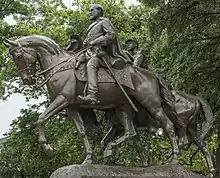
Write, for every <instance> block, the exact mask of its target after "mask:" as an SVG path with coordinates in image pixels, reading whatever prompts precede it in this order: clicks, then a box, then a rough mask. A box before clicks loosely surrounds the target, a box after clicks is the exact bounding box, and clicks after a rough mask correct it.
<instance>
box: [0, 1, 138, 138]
mask: <svg viewBox="0 0 220 178" xmlns="http://www.w3.org/2000/svg"><path fill="white" fill-rule="evenodd" d="M73 1H74V0H63V2H64V3H65V4H66V5H67V7H70V6H71V2H73ZM125 2H126V4H127V5H131V4H137V0H126V1H125ZM6 21H8V22H9V23H11V24H14V23H15V22H14V21H13V19H12V16H9V17H7V18H6ZM39 102H40V101H38V100H31V101H30V102H29V103H27V102H26V101H25V98H24V97H23V96H22V95H20V94H14V95H12V96H11V97H10V98H9V99H8V100H7V101H1V100H0V114H1V122H0V138H1V137H3V134H4V133H6V132H8V131H9V130H10V124H11V122H12V120H13V119H15V118H17V117H18V116H20V115H21V114H20V110H21V109H22V108H27V107H28V104H34V103H36V104H37V103H39Z"/></svg>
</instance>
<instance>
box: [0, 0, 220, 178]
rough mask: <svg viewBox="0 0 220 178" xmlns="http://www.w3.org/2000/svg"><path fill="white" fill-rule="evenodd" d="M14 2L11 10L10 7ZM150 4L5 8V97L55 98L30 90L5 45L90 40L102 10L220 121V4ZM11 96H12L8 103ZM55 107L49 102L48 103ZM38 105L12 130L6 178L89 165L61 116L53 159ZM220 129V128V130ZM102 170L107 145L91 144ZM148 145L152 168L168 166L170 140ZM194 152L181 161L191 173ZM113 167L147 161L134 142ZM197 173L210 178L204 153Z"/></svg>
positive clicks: (2, 170) (153, 136)
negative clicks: (10, 19)
mask: <svg viewBox="0 0 220 178" xmlns="http://www.w3.org/2000/svg"><path fill="white" fill-rule="evenodd" d="M9 2H13V3H11V4H9V5H7V3H9ZM141 2H142V4H140V5H137V6H131V7H126V6H125V4H124V1H117V0H115V1H107V0H98V1H93V0H91V1H86V0H82V1H77V2H76V3H74V4H73V5H74V8H73V9H72V10H71V9H69V8H67V7H65V5H64V4H63V3H62V2H61V1H60V0H46V1H45V0H21V1H8V0H3V1H1V2H0V10H1V11H0V23H1V26H0V32H1V33H0V97H1V98H5V97H7V96H10V95H11V94H12V93H22V94H23V95H24V96H25V97H26V98H27V100H29V99H30V98H38V97H39V96H42V95H43V96H47V92H46V89H45V88H37V87H26V86H24V85H23V84H22V83H21V81H20V77H19V73H18V71H17V69H16V68H15V66H14V64H13V62H12V60H11V57H10V56H9V55H8V52H7V49H6V48H5V47H4V45H3V44H2V41H3V39H5V38H12V39H16V38H17V37H20V36H25V35H31V34H42V35H45V36H48V37H50V38H52V39H54V40H55V41H56V42H57V43H58V44H59V45H60V46H62V47H65V46H66V45H67V39H68V36H69V35H70V34H72V33H74V34H79V35H81V36H82V37H85V35H86V29H87V27H88V26H89V24H90V22H89V19H88V9H89V7H90V6H91V5H92V4H94V3H96V4H97V3H99V4H101V5H102V6H103V8H104V16H105V17H107V18H109V19H110V20H111V21H112V23H113V24H114V26H115V27H116V30H117V32H118V36H119V39H120V41H121V44H122V46H123V47H124V41H125V40H126V39H127V38H135V39H137V40H138V41H139V46H140V48H141V49H142V50H143V51H144V52H145V53H146V54H147V55H148V57H149V59H148V60H149V63H150V68H151V70H152V71H156V72H157V73H158V74H160V75H162V76H163V77H164V78H165V79H166V80H167V82H168V83H169V84H170V87H172V88H175V89H178V90H185V91H186V92H187V93H191V94H195V95H197V94H198V95H200V96H202V97H203V98H206V99H207V100H208V101H209V103H211V106H212V108H213V109H214V111H215V117H216V118H219V116H220V110H219V106H220V92H219V86H220V83H219V82H220V80H219V71H220V70H219V68H220V62H219V60H218V59H219V29H220V28H219V24H220V23H219V19H220V18H219V14H220V13H219V12H220V4H219V2H218V1H214V0H210V1H205V0H201V1H196V0H192V1H185V0H178V1H177V0H173V1H170V0H168V1H167V0H142V1H141ZM9 14H12V15H13V16H14V18H15V19H16V22H17V24H16V25H14V26H11V25H9V24H7V23H6V22H4V21H3V18H4V17H6V16H7V15H9ZM3 96H4V97H3ZM43 104H44V105H47V104H48V101H45V103H43ZM38 109H39V108H38V107H37V106H33V107H31V108H29V110H23V111H22V116H20V117H18V118H17V119H15V120H14V121H13V123H12V130H11V131H10V132H9V133H8V136H9V138H8V141H7V143H6V144H5V145H4V146H3V147H2V148H1V153H0V175H1V176H2V177H48V176H49V175H50V173H51V172H52V171H53V170H55V169H57V168H58V167H61V166H64V165H68V164H74V163H81V162H82V160H83V158H84V148H83V144H82V141H81V140H80V138H79V137H78V135H77V132H76V129H75V126H74V124H73V123H72V122H71V121H69V120H67V119H65V118H62V117H59V116H57V117H56V118H54V120H51V121H49V122H48V123H47V124H46V135H47V136H48V139H49V142H50V143H52V145H53V147H54V148H55V152H54V154H53V155H52V157H51V155H47V154H46V153H45V152H44V151H43V150H42V148H41V147H40V146H39V145H38V141H37V139H38V137H37V136H38V131H37V130H36V119H37V117H38V115H39V112H37V111H38ZM97 115H98V120H99V121H100V123H101V128H102V130H103V131H104V132H106V131H107V129H106V128H107V127H108V125H107V124H106V120H105V119H104V116H103V113H99V112H98V113H97ZM218 128H219V120H217V121H216V124H215V127H214V128H213V134H212V137H211V140H210V142H209V146H210V148H211V150H213V149H214V150H215V149H216V142H217V138H216V137H217V132H218V130H217V129H218ZM219 130H220V129H219ZM91 142H92V145H93V149H94V152H95V153H94V154H95V155H94V156H95V157H94V158H95V163H103V162H104V161H105V160H103V158H102V154H100V152H99V151H100V150H99V144H98V143H96V141H91ZM141 143H142V145H143V147H144V151H145V154H146V156H147V157H148V158H149V163H150V165H156V164H164V163H165V162H166V161H167V158H166V157H165V155H166V151H167V150H168V149H169V148H170V144H169V142H168V140H167V138H166V137H165V136H164V135H163V134H162V135H161V134H158V132H153V133H142V134H141ZM195 150H196V147H192V148H191V149H190V150H189V151H184V152H183V153H182V154H181V158H180V161H181V163H182V164H184V165H186V166H188V163H189V159H190V156H191V155H192V153H193V152H194V151H195ZM111 161H112V163H113V164H123V165H126V166H140V158H139V157H138V154H137V153H136V150H135V149H134V147H133V144H132V142H131V141H129V142H126V143H125V144H122V145H121V146H120V148H119V149H118V151H117V152H116V153H115V154H114V157H113V158H112V160H111ZM188 167H189V168H190V169H191V170H193V171H197V172H200V173H203V174H206V173H207V172H208V170H207V167H206V164H205V160H204V158H203V156H202V155H201V153H200V154H198V155H197V156H196V157H195V159H194V161H193V166H188Z"/></svg>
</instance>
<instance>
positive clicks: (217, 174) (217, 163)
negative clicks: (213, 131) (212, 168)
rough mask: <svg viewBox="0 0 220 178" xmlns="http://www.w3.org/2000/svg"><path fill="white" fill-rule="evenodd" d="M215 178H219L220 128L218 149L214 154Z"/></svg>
mask: <svg viewBox="0 0 220 178" xmlns="http://www.w3.org/2000/svg"><path fill="white" fill-rule="evenodd" d="M216 177H220V128H219V129H218V148H217V152H216Z"/></svg>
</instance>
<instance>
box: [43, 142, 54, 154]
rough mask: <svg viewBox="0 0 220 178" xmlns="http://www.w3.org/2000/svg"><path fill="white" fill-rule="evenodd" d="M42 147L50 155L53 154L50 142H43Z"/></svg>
mask: <svg viewBox="0 0 220 178" xmlns="http://www.w3.org/2000/svg"><path fill="white" fill-rule="evenodd" d="M43 149H44V150H45V151H46V152H47V153H48V154H49V155H50V156H51V155H52V154H53V148H52V147H51V146H50V144H43Z"/></svg>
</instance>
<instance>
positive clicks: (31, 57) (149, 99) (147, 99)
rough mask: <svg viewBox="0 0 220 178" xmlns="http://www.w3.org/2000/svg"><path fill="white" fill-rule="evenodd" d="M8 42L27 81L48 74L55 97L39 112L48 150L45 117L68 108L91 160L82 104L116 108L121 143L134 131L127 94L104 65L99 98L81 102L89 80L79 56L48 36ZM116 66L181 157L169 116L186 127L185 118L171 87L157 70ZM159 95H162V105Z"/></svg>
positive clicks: (42, 138)
mask: <svg viewBox="0 0 220 178" xmlns="http://www.w3.org/2000/svg"><path fill="white" fill-rule="evenodd" d="M5 45H6V46H8V47H9V51H10V54H11V55H12V57H13V59H14V62H15V64H16V66H17V67H18V70H19V72H20V76H21V78H22V80H23V82H24V84H28V85H33V84H35V82H36V79H35V77H34V76H36V75H40V74H42V75H44V78H45V81H46V86H47V89H48V92H49V94H50V96H51V99H52V102H51V104H50V105H49V107H48V108H46V110H45V111H44V112H43V113H42V114H41V115H40V116H39V118H38V128H39V142H40V143H41V144H42V146H43V147H44V148H45V149H46V150H51V149H52V148H51V147H50V145H49V144H47V143H46V137H45V133H44V125H45V122H46V121H47V120H48V119H49V118H51V117H52V116H54V115H55V114H58V113H59V112H60V111H62V110H64V109H66V110H67V114H68V116H69V117H70V118H72V119H73V120H74V121H75V123H76V127H77V129H78V130H79V133H80V136H81V137H82V138H83V141H84V145H85V148H86V154H87V155H86V159H85V161H84V163H90V162H91V161H92V157H91V155H92V149H91V146H90V144H89V141H88V138H87V135H86V134H85V128H84V125H83V120H82V116H81V111H82V109H83V108H88V109H89V108H93V109H101V110H105V109H109V108H115V109H116V111H117V113H118V114H119V115H120V118H121V119H122V120H123V124H124V130H125V133H124V135H122V136H121V137H120V138H118V142H117V143H119V144H120V143H122V142H123V141H125V140H128V139H130V138H132V137H134V136H135V135H136V132H134V128H133V122H132V120H133V112H134V111H133V110H132V108H130V104H129V103H128V101H127V99H126V98H125V97H124V95H123V93H122V92H121V90H120V89H119V87H118V85H117V84H116V83H115V81H114V80H112V78H111V75H109V73H108V72H106V69H105V70H102V69H101V68H100V69H99V71H98V76H99V82H98V87H99V95H98V100H99V101H100V102H99V103H98V104H93V105H91V104H83V103H80V102H78V100H77V96H78V95H82V94H83V92H84V88H85V85H86V80H85V77H84V74H85V72H84V68H83V65H81V68H80V67H79V68H78V69H77V70H75V65H76V59H75V56H71V55H70V54H69V53H68V52H66V51H65V50H63V49H62V48H60V47H59V46H58V44H56V43H55V42H54V41H53V40H51V39H50V38H48V37H44V36H38V35H31V36H26V37H21V38H19V39H17V40H15V41H10V40H6V41H5ZM76 55H77V54H76ZM37 63H39V66H40V68H41V70H42V71H41V72H40V73H36V70H35V69H36V64H37ZM84 66H85V65H84ZM81 69H82V70H81ZM115 72H116V73H117V72H119V74H118V75H117V77H118V78H120V77H124V75H125V76H126V80H121V82H122V83H123V82H124V84H123V85H125V86H126V85H127V87H125V89H126V92H127V93H128V95H129V96H130V97H131V98H132V99H133V101H135V102H136V103H138V104H139V105H140V107H143V108H146V109H147V110H148V111H149V113H150V114H151V115H152V116H153V117H154V118H155V120H157V121H159V122H160V123H161V125H162V127H163V129H164V131H165V132H166V133H167V134H168V136H169V139H170V141H171V144H172V148H173V153H174V154H173V160H172V161H173V162H174V163H177V162H178V158H177V155H178V153H179V148H178V144H177V141H176V134H175V131H174V125H173V123H172V122H171V120H173V121H174V123H175V124H176V125H177V126H178V127H182V125H183V124H182V123H181V122H180V123H179V122H178V119H177V118H176V112H175V110H174V106H173V105H172V104H173V103H172V99H171V93H170V91H169V90H168V89H167V87H166V86H165V85H164V84H163V82H161V81H160V79H159V78H157V77H156V75H154V74H153V73H151V72H149V71H147V70H144V69H141V68H139V67H132V66H130V65H127V66H126V67H125V68H124V69H122V70H115ZM120 72H124V74H123V75H120ZM105 81H107V82H105ZM125 81H126V82H125ZM161 101H163V105H162V103H161ZM140 110H141V108H140ZM114 146H117V145H114V144H112V145H109V147H108V150H111V149H112V147H114ZM110 152H111V151H110Z"/></svg>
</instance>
